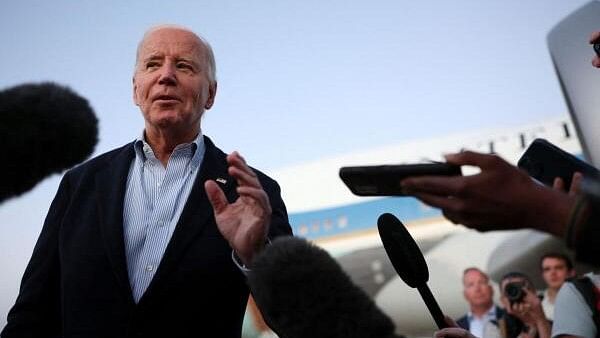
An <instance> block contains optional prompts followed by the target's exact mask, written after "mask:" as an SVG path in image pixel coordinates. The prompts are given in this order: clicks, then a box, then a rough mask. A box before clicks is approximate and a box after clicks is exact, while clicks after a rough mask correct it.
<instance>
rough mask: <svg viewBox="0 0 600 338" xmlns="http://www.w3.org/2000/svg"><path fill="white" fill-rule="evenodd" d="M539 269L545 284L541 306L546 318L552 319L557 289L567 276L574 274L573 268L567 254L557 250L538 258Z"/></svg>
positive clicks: (570, 276)
mask: <svg viewBox="0 0 600 338" xmlns="http://www.w3.org/2000/svg"><path fill="white" fill-rule="evenodd" d="M540 269H541V270H542V278H543V279H544V282H545V283H546V286H547V288H546V290H544V294H543V298H542V308H543V309H544V314H545V315H546V318H548V320H550V321H552V320H554V319H553V318H554V303H555V302H556V295H557V294H558V290H560V287H561V286H562V285H563V283H564V282H565V281H566V280H567V279H568V278H572V277H574V276H575V269H574V268H573V262H572V261H571V259H570V258H569V256H567V255H565V254H563V253H558V252H549V253H546V254H544V255H543V256H542V257H541V258H540Z"/></svg>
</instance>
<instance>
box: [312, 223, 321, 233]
mask: <svg viewBox="0 0 600 338" xmlns="http://www.w3.org/2000/svg"><path fill="white" fill-rule="evenodd" d="M311 230H312V231H313V232H319V230H321V226H320V225H319V221H314V222H313V224H312V227H311Z"/></svg>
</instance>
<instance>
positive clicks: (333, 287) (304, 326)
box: [248, 237, 394, 338]
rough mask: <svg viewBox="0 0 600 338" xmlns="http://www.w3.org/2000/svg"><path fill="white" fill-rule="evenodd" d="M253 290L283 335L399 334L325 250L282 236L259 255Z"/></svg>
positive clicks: (350, 337)
mask: <svg viewBox="0 0 600 338" xmlns="http://www.w3.org/2000/svg"><path fill="white" fill-rule="evenodd" d="M248 283H249V286H250V291H251V292H252V295H253V297H254V300H255V301H256V304H257V305H258V308H259V309H260V310H261V313H262V314H263V316H264V319H265V322H266V323H267V324H268V325H269V326H270V327H271V328H272V329H273V331H275V332H276V333H277V334H278V335H279V336H280V337H281V338H307V337H311V338H326V337H327V338H331V337H344V338H359V337H360V338H369V337H373V338H375V337H394V325H393V323H392V321H391V320H390V319H389V318H388V317H387V316H386V315H385V314H384V313H383V312H382V311H381V310H380V309H379V308H378V307H377V306H376V305H375V303H374V302H373V301H372V300H371V299H370V298H369V297H368V296H367V295H366V294H365V292H364V291H362V290H361V289H360V288H358V287H357V286H356V285H355V284H353V283H352V281H351V280H350V278H349V277H348V276H347V275H346V274H345V273H344V271H343V270H342V268H341V267H340V266H339V265H338V264H337V262H336V261H335V260H334V259H333V258H332V257H331V256H330V255H329V254H328V253H327V252H326V251H325V250H323V249H321V248H319V247H317V246H315V245H313V244H310V243H308V242H307V241H306V240H303V239H300V238H295V237H280V238H278V239H276V240H274V241H273V243H272V244H270V245H268V246H267V247H266V248H265V249H264V250H263V252H262V253H261V254H260V255H259V256H257V257H256V258H255V259H254V262H253V263H252V271H251V272H250V273H249V274H248Z"/></svg>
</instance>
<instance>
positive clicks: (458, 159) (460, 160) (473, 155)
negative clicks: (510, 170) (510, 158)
mask: <svg viewBox="0 0 600 338" xmlns="http://www.w3.org/2000/svg"><path fill="white" fill-rule="evenodd" d="M444 157H445V158H446V161H448V163H451V164H456V165H471V166H476V167H480V168H481V169H488V168H495V167H497V166H498V165H499V164H500V163H503V162H504V163H506V162H505V161H504V160H502V159H501V158H500V157H498V156H496V155H490V154H483V153H477V152H474V151H463V152H460V153H456V154H448V155H445V156H444Z"/></svg>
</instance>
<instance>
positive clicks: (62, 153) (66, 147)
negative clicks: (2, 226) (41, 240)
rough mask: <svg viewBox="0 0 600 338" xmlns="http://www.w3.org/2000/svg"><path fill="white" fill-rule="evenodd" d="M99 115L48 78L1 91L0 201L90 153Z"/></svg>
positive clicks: (85, 101) (81, 99)
mask: <svg viewBox="0 0 600 338" xmlns="http://www.w3.org/2000/svg"><path fill="white" fill-rule="evenodd" d="M97 125H98V120H97V119H96V116H95V115H94V112H93V111H92V108H91V107H90V105H89V103H88V101H87V100H86V99H84V98H83V97H81V96H79V95H77V94H76V93H75V92H73V91H72V90H71V89H69V88H67V87H64V86H60V85H57V84H54V83H51V82H45V83H40V84H22V85H18V86H15V87H11V88H8V89H5V90H2V91H0V145H2V147H3V150H4V151H5V152H4V156H3V157H4V160H5V161H4V163H3V165H2V166H1V167H2V169H1V170H0V180H1V181H0V202H2V201H4V200H6V199H7V198H10V197H14V196H18V195H20V194H22V193H24V192H26V191H29V190H30V189H32V188H33V187H34V186H35V185H36V184H37V183H38V182H40V181H41V180H42V179H43V178H45V177H46V176H49V175H50V174H53V173H59V172H61V171H63V170H64V169H67V168H70V167H72V166H74V165H75V164H78V163H80V162H81V161H83V160H85V159H86V158H87V157H89V156H90V155H91V154H92V152H93V151H94V147H95V146H96V143H97V141H98V126H97Z"/></svg>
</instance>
